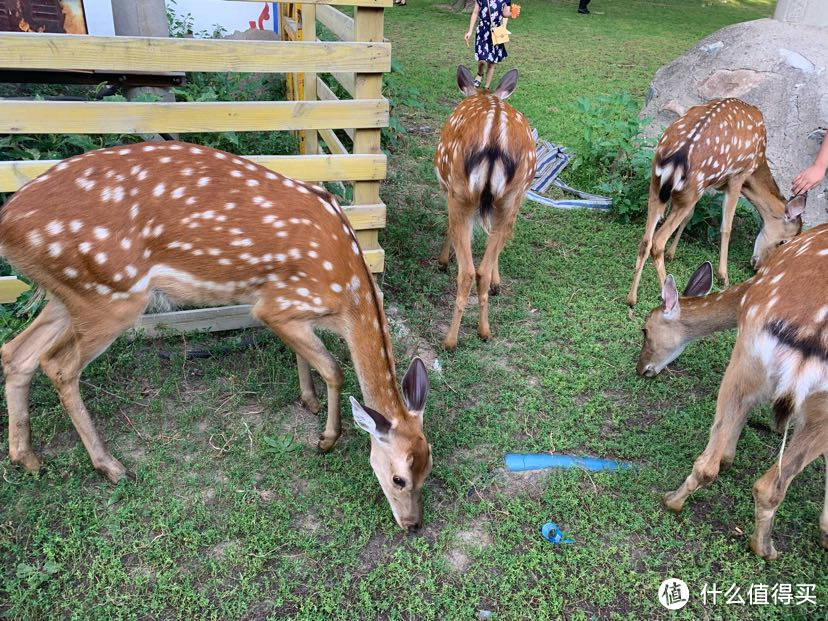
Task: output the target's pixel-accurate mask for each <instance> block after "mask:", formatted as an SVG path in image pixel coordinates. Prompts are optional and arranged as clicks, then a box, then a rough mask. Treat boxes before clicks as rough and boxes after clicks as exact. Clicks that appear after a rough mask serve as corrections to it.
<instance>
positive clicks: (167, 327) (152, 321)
mask: <svg viewBox="0 0 828 621" xmlns="http://www.w3.org/2000/svg"><path fill="white" fill-rule="evenodd" d="M261 325H262V324H261V323H259V322H258V321H257V320H256V319H254V318H253V316H252V315H251V314H250V305H248V304H240V305H236V306H222V307H219V308H198V309H195V310H185V311H173V312H171V313H152V314H150V315H144V316H143V317H141V318H140V319H139V320H138V321H137V322H136V324H135V326H134V327H133V328H132V329H131V330H130V332H131V333H132V335H133V336H134V335H136V333H141V332H143V334H145V335H147V336H160V335H163V334H165V333H170V332H173V333H175V332H195V331H198V330H207V331H208V332H222V331H224V330H239V329H241V328H250V327H253V326H261Z"/></svg>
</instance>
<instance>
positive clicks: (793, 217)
mask: <svg viewBox="0 0 828 621" xmlns="http://www.w3.org/2000/svg"><path fill="white" fill-rule="evenodd" d="M807 197H808V195H807V194H799V195H797V196H794V197H793V198H791V199H790V200H789V201H787V202H786V203H785V211H784V214H783V215H782V217H780V218H767V219H765V220H763V222H762V229H761V230H760V231H759V235H757V236H756V242H755V243H754V244H753V256H751V258H750V265H751V267H752V268H753V269H758V268H759V267H761V266H762V265H763V264H764V263H765V261H766V260H767V258H768V256H770V254H771V253H772V252H773V251H774V250H776V249H777V248H778V247H779V246H781V245H782V244H786V243H787V242H789V241H791V240H792V239H793V238H794V237H796V236H797V235H799V233H800V232H801V231H802V214H803V213H805V203H806V201H807Z"/></svg>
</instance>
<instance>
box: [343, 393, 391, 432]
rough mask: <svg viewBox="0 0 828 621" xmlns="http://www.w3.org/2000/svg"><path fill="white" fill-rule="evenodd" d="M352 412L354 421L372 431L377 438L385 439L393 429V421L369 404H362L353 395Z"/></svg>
mask: <svg viewBox="0 0 828 621" xmlns="http://www.w3.org/2000/svg"><path fill="white" fill-rule="evenodd" d="M351 412H352V413H353V415H354V422H355V423H356V424H357V425H358V426H359V427H360V428H361V429H362V430H363V431H367V432H368V433H370V434H371V435H372V436H374V437H375V438H376V439H377V440H385V439H386V438H387V437H388V432H389V431H390V430H391V423H390V422H388V419H387V418H385V416H383V415H382V414H380V413H379V412H377V411H376V410H372V409H371V408H369V407H368V406H363V405H360V403H359V401H357V400H356V399H354V398H353V397H351Z"/></svg>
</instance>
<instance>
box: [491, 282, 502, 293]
mask: <svg viewBox="0 0 828 621" xmlns="http://www.w3.org/2000/svg"><path fill="white" fill-rule="evenodd" d="M489 295H500V283H497V284H494V283H492V285H491V286H490V287H489Z"/></svg>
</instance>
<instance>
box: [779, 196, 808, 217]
mask: <svg viewBox="0 0 828 621" xmlns="http://www.w3.org/2000/svg"><path fill="white" fill-rule="evenodd" d="M807 199H808V195H807V194H797V195H796V196H794V197H793V198H792V199H791V200H789V201H788V202H787V203H786V204H785V220H787V221H788V222H791V221H792V220H796V219H797V218H798V217H799V216H801V215H802V214H803V213H805V203H806V201H807Z"/></svg>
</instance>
